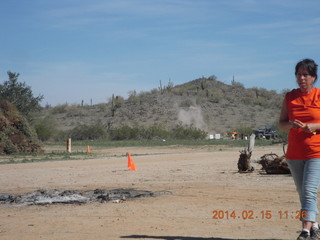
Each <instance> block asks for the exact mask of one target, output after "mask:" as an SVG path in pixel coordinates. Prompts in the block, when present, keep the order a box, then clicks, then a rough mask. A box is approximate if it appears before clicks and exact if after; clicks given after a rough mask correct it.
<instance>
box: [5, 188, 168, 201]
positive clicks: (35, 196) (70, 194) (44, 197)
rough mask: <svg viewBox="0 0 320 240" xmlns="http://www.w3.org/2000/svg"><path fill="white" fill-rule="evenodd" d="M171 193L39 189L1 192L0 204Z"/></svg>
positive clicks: (119, 197)
mask: <svg viewBox="0 0 320 240" xmlns="http://www.w3.org/2000/svg"><path fill="white" fill-rule="evenodd" d="M168 194H171V192H170V191H155V192H152V191H145V190H135V189H122V188H121V189H112V190H103V189H96V190H89V191H78V190H57V189H54V190H47V189H46V190H37V191H34V192H28V193H25V194H8V193H0V204H9V205H48V204H85V203H91V202H100V203H105V202H114V203H120V202H123V201H125V200H129V199H134V198H145V197H157V196H160V195H168Z"/></svg>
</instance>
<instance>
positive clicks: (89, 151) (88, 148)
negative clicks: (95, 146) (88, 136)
mask: <svg viewBox="0 0 320 240" xmlns="http://www.w3.org/2000/svg"><path fill="white" fill-rule="evenodd" d="M87 153H91V150H90V146H89V145H88V146H87Z"/></svg>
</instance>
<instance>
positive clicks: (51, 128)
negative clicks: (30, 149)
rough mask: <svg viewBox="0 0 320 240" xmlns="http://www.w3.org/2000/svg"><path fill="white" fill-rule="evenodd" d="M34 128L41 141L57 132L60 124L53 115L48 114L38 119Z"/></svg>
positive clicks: (46, 139)
mask: <svg viewBox="0 0 320 240" xmlns="http://www.w3.org/2000/svg"><path fill="white" fill-rule="evenodd" d="M34 128H35V130H36V132H37V135H38V138H39V139H40V140H41V141H48V140H49V139H51V138H53V137H54V136H55V134H57V128H58V124H57V122H56V121H55V120H54V118H53V117H52V116H47V117H45V118H43V119H42V120H40V121H38V122H37V123H36V124H35V126H34Z"/></svg>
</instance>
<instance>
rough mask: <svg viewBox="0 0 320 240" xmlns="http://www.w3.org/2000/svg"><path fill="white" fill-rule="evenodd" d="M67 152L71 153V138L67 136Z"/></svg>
mask: <svg viewBox="0 0 320 240" xmlns="http://www.w3.org/2000/svg"><path fill="white" fill-rule="evenodd" d="M67 152H68V153H71V138H68V140H67Z"/></svg>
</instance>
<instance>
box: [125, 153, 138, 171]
mask: <svg viewBox="0 0 320 240" xmlns="http://www.w3.org/2000/svg"><path fill="white" fill-rule="evenodd" d="M127 155H128V169H129V170H132V171H136V170H137V168H136V165H134V162H133V159H132V158H131V156H130V153H127Z"/></svg>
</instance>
